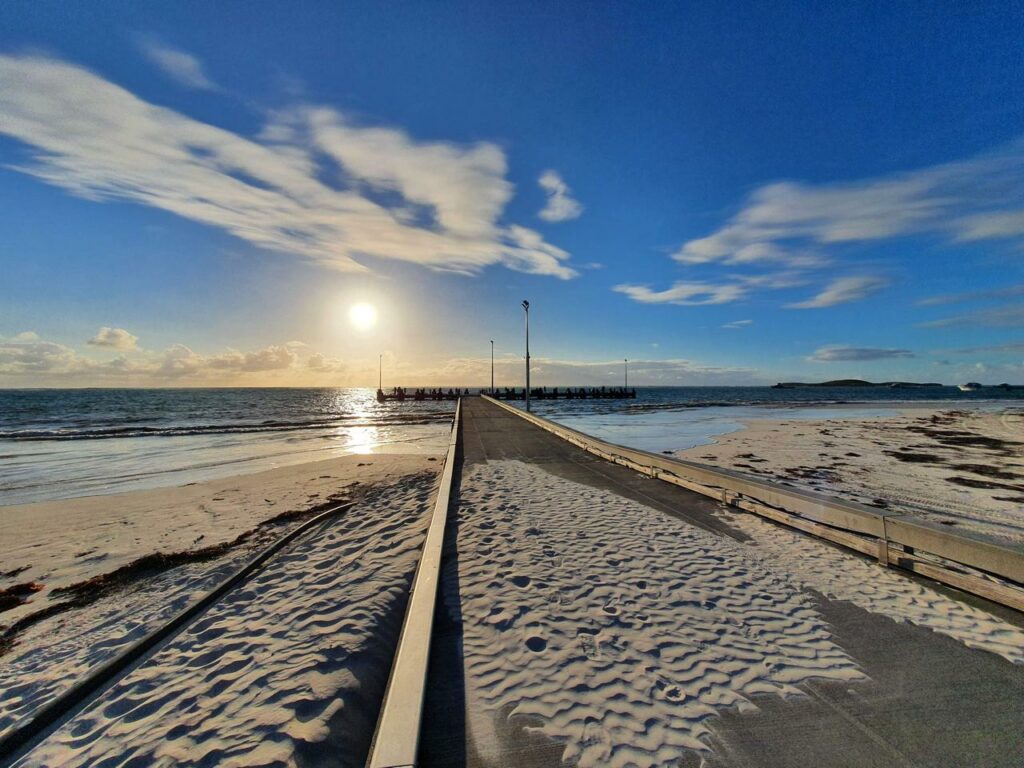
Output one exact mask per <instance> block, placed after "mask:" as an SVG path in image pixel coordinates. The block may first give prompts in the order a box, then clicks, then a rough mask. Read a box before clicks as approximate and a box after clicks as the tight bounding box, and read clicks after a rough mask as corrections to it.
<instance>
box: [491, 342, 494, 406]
mask: <svg viewBox="0 0 1024 768" xmlns="http://www.w3.org/2000/svg"><path fill="white" fill-rule="evenodd" d="M491 394H492V395H493V394H494V339H491Z"/></svg>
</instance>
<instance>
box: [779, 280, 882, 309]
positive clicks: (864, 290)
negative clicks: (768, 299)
mask: <svg viewBox="0 0 1024 768" xmlns="http://www.w3.org/2000/svg"><path fill="white" fill-rule="evenodd" d="M888 284H889V281H888V280H886V279H885V278H882V277H872V276H860V277H840V278H838V279H836V280H833V281H832V282H831V283H829V284H828V285H827V286H825V288H824V289H823V290H822V291H821V292H820V293H818V294H817V295H815V296H812V297H811V298H809V299H807V300H806V301H799V302H796V303H795V304H787V305H786V306H787V307H789V308H790V309H818V308H821V307H834V306H835V305H836V304H846V303H847V302H850V301H859V300H861V299H864V298H867V297H868V296H870V295H871V294H873V293H877V292H878V291H880V290H881V289H882V288H885V287H886V286H887V285H888Z"/></svg>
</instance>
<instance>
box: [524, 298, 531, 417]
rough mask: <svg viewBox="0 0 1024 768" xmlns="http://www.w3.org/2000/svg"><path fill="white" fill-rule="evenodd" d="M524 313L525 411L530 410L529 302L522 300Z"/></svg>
mask: <svg viewBox="0 0 1024 768" xmlns="http://www.w3.org/2000/svg"><path fill="white" fill-rule="evenodd" d="M523 311H525V312H526V410H527V411H529V410H530V302H528V301H526V300H525V299H524V300H523Z"/></svg>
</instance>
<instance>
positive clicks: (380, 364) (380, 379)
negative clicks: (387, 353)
mask: <svg viewBox="0 0 1024 768" xmlns="http://www.w3.org/2000/svg"><path fill="white" fill-rule="evenodd" d="M383 384H384V355H377V391H379V392H383V391H384V387H383Z"/></svg>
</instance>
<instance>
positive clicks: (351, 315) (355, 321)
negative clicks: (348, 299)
mask: <svg viewBox="0 0 1024 768" xmlns="http://www.w3.org/2000/svg"><path fill="white" fill-rule="evenodd" d="M348 319H349V320H350V321H351V322H352V325H354V326H355V327H356V328H357V329H359V330H360V331H368V330H370V329H371V328H373V326H375V325H376V324H377V308H376V307H375V306H373V304H366V303H360V304H353V305H352V308H351V309H350V310H349V311H348Z"/></svg>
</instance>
